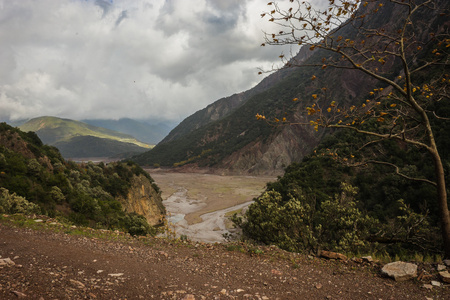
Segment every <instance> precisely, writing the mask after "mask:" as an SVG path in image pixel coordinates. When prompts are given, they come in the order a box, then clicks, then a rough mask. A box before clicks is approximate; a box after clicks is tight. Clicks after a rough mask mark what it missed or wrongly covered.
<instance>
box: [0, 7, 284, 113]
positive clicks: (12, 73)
mask: <svg viewBox="0 0 450 300" xmlns="http://www.w3.org/2000/svg"><path fill="white" fill-rule="evenodd" d="M264 10H267V3H266V1H263V0H247V1H244V0H227V1H223V0H189V1H186V0H166V1H164V0H153V1H152V0H135V1H129V0H114V1H112V0H108V1H107V0H39V1H35V0H20V1H19V0H0V40H1V41H2V42H1V44H0V65H1V68H0V119H8V118H11V119H21V118H31V117H37V116H42V115H53V116H59V117H65V118H72V119H83V118H91V119H92V118H121V117H128V118H141V119H159V120H171V121H180V120H181V119H183V118H185V117H187V116H188V115H190V114H192V113H194V112H195V111H197V110H199V109H201V108H203V107H205V106H206V105H208V104H209V103H212V102H213V101H215V100H217V99H219V98H221V97H224V96H229V95H231V94H234V93H237V92H241V91H243V90H246V89H249V88H251V87H252V86H254V85H255V84H256V83H257V82H259V81H260V80H261V79H262V78H261V77H260V76H258V75H257V72H258V70H257V68H258V67H269V66H271V65H272V63H274V62H277V56H278V54H279V53H280V52H281V51H282V49H280V48H277V47H265V48H263V47H260V44H261V43H262V41H263V33H262V31H263V30H264V28H265V29H266V30H268V29H267V28H268V26H271V24H269V22H267V20H266V19H261V17H260V14H261V12H262V11H264Z"/></svg>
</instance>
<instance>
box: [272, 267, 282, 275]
mask: <svg viewBox="0 0 450 300" xmlns="http://www.w3.org/2000/svg"><path fill="white" fill-rule="evenodd" d="M271 272H272V274H273V275H279V276H281V275H283V273H282V272H281V271H278V270H275V269H272V271H271Z"/></svg>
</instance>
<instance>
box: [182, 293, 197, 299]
mask: <svg viewBox="0 0 450 300" xmlns="http://www.w3.org/2000/svg"><path fill="white" fill-rule="evenodd" d="M183 300H195V296H194V295H191V294H187V295H186V296H184V298H183Z"/></svg>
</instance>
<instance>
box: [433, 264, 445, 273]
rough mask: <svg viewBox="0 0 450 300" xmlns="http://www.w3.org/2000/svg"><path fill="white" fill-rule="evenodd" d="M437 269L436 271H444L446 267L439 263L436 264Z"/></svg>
mask: <svg viewBox="0 0 450 300" xmlns="http://www.w3.org/2000/svg"><path fill="white" fill-rule="evenodd" d="M436 269H437V270H438V272H440V271H444V270H446V269H447V267H446V266H444V265H441V264H439V265H437V268H436Z"/></svg>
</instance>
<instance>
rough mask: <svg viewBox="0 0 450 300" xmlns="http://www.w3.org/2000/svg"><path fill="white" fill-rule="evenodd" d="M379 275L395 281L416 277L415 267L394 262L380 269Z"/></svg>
mask: <svg viewBox="0 0 450 300" xmlns="http://www.w3.org/2000/svg"><path fill="white" fill-rule="evenodd" d="M381 273H382V274H383V275H386V276H388V277H391V278H393V279H394V280H395V281H405V280H409V279H411V278H414V277H416V276H417V265H415V264H411V263H406V262H402V261H396V262H393V263H389V264H387V265H385V266H384V267H383V268H382V269H381Z"/></svg>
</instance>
